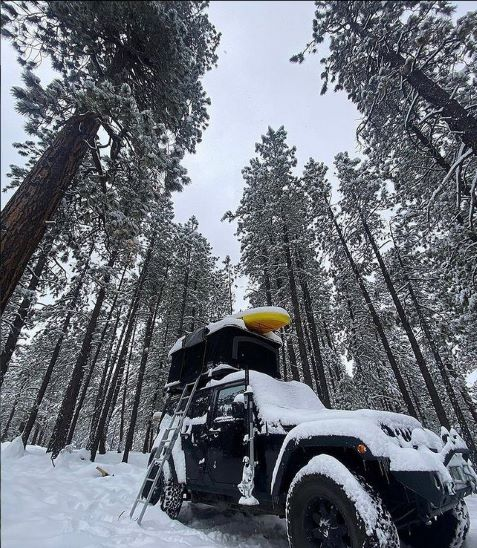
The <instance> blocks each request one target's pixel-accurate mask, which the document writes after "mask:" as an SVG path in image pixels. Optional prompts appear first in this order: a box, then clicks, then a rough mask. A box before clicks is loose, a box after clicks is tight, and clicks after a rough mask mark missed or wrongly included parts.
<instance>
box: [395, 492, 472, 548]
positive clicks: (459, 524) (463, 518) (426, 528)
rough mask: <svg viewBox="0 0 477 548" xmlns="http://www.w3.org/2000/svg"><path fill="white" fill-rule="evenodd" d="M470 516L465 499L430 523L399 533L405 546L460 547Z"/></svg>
mask: <svg viewBox="0 0 477 548" xmlns="http://www.w3.org/2000/svg"><path fill="white" fill-rule="evenodd" d="M469 528H470V517H469V511H468V510H467V505H466V504H465V501H463V500H461V501H460V502H459V503H458V504H457V506H455V507H454V508H452V509H451V510H448V511H447V512H445V513H444V514H442V515H441V516H438V517H437V519H436V520H434V521H433V522H432V523H431V525H425V524H422V525H418V526H417V527H413V528H411V530H410V531H407V530H406V531H403V532H402V533H401V538H402V540H403V541H404V542H405V543H406V545H407V546H410V547H413V548H419V547H421V546H426V547H428V548H431V547H432V548H461V546H462V545H463V544H464V541H465V537H466V536H467V533H468V532H469Z"/></svg>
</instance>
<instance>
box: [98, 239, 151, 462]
mask: <svg viewBox="0 0 477 548" xmlns="http://www.w3.org/2000/svg"><path fill="white" fill-rule="evenodd" d="M153 245H154V240H152V241H151V243H150V245H149V249H148V251H147V253H146V257H145V259H144V264H143V266H142V270H141V274H140V276H139V280H138V282H137V286H136V291H135V292H134V297H133V305H132V309H131V313H130V317H129V321H128V324H127V329H126V332H125V336H124V342H123V345H122V348H121V352H120V353H119V357H118V361H117V364H116V367H115V369H114V372H113V374H112V377H111V382H110V384H109V387H108V390H107V393H106V398H105V402H104V405H103V408H102V410H101V414H100V417H99V420H98V426H97V428H96V433H95V436H94V440H93V443H92V444H91V461H93V462H94V459H95V458H96V453H97V451H98V446H99V443H100V440H101V437H103V438H104V437H105V427H106V423H107V418H108V416H109V415H110V412H112V410H113V409H114V406H115V404H116V398H117V394H118V390H119V382H118V379H120V378H121V376H122V374H123V371H124V366H125V364H126V357H127V353H128V348H129V342H130V340H131V335H132V329H133V325H134V324H135V321H136V314H137V310H138V307H139V303H140V296H141V291H142V287H143V285H144V281H145V279H146V277H147V273H148V268H149V262H150V260H151V256H152V249H153Z"/></svg>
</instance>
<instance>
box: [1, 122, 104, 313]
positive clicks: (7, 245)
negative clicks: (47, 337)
mask: <svg viewBox="0 0 477 548" xmlns="http://www.w3.org/2000/svg"><path fill="white" fill-rule="evenodd" d="M99 126H100V123H99V120H98V118H97V116H96V115H95V114H94V113H92V112H89V113H87V114H83V115H75V116H72V117H71V118H70V119H69V120H68V121H67V122H66V123H65V125H64V126H63V128H62V129H61V130H60V132H59V133H58V135H57V136H56V138H55V139H54V141H53V143H52V144H51V145H50V146H49V147H48V148H47V149H46V150H45V152H44V153H43V154H42V156H41V157H40V158H39V160H38V162H37V163H36V164H35V166H34V167H33V169H32V170H31V171H30V173H29V174H28V175H27V176H26V177H25V179H24V180H23V182H22V184H21V185H20V186H19V188H18V190H17V191H16V192H15V194H14V195H13V196H12V197H11V198H10V200H9V201H8V203H7V205H6V206H5V208H4V210H3V211H2V214H1V221H2V233H1V255H2V263H1V265H0V286H1V287H2V295H1V296H0V314H3V311H4V310H5V307H6V305H7V302H8V300H9V299H10V297H11V295H12V293H13V291H14V289H15V287H16V286H17V284H18V282H19V280H20V278H21V276H22V274H23V272H24V270H25V268H26V266H27V263H28V261H29V260H30V258H31V256H32V255H33V253H34V252H35V250H36V248H37V247H38V244H39V243H40V241H41V239H42V238H43V235H44V233H45V230H46V227H47V222H48V221H51V220H52V218H53V217H54V214H55V212H56V210H57V208H58V204H59V203H60V200H61V199H62V198H63V195H64V192H65V190H66V189H67V188H68V187H69V186H70V185H71V183H72V181H73V178H74V176H75V175H76V173H77V171H78V168H79V166H80V165H81V162H82V160H83V157H84V155H85V153H86V151H87V150H88V144H89V143H90V142H91V141H93V139H94V137H95V135H96V134H97V132H98V129H99Z"/></svg>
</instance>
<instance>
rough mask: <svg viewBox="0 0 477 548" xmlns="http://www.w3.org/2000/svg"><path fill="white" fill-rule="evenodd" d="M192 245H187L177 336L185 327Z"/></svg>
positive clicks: (180, 334)
mask: <svg viewBox="0 0 477 548" xmlns="http://www.w3.org/2000/svg"><path fill="white" fill-rule="evenodd" d="M190 253H191V249H190V245H188V246H187V256H186V268H185V272H184V288H183V291H182V302H181V312H180V316H179V327H178V329H177V333H176V336H177V337H178V338H179V337H181V336H182V330H183V328H184V320H185V312H186V305H187V293H188V290H189V274H190V272H189V270H190Z"/></svg>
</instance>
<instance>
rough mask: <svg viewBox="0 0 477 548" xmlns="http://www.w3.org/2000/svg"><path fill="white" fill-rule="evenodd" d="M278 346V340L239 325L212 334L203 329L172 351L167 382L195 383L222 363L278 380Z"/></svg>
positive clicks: (224, 327)
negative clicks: (248, 369) (201, 374)
mask: <svg viewBox="0 0 477 548" xmlns="http://www.w3.org/2000/svg"><path fill="white" fill-rule="evenodd" d="M279 347H280V343H278V342H277V341H275V340H272V339H270V338H267V337H265V336H262V335H259V334H257V333H254V332H252V331H249V330H247V329H245V328H242V327H239V326H238V325H224V326H222V327H220V328H219V329H216V330H214V331H212V332H210V331H209V329H208V328H207V327H203V328H201V329H199V330H197V331H194V332H193V333H191V334H190V335H188V336H187V337H185V338H184V339H182V345H180V344H176V345H175V347H174V348H173V349H172V351H171V358H172V359H171V366H170V370H169V378H168V381H167V382H168V384H171V383H176V382H179V383H180V384H184V383H189V382H193V381H194V380H195V379H196V378H197V377H198V375H199V374H200V373H201V371H207V370H208V369H212V368H214V367H216V366H218V365H223V364H226V365H230V366H231V367H235V368H238V369H245V368H246V367H249V368H250V369H253V370H255V371H260V372H261V373H266V374H267V375H270V376H271V377H274V378H276V379H279V378H280V370H279V367H278V349H279Z"/></svg>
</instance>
